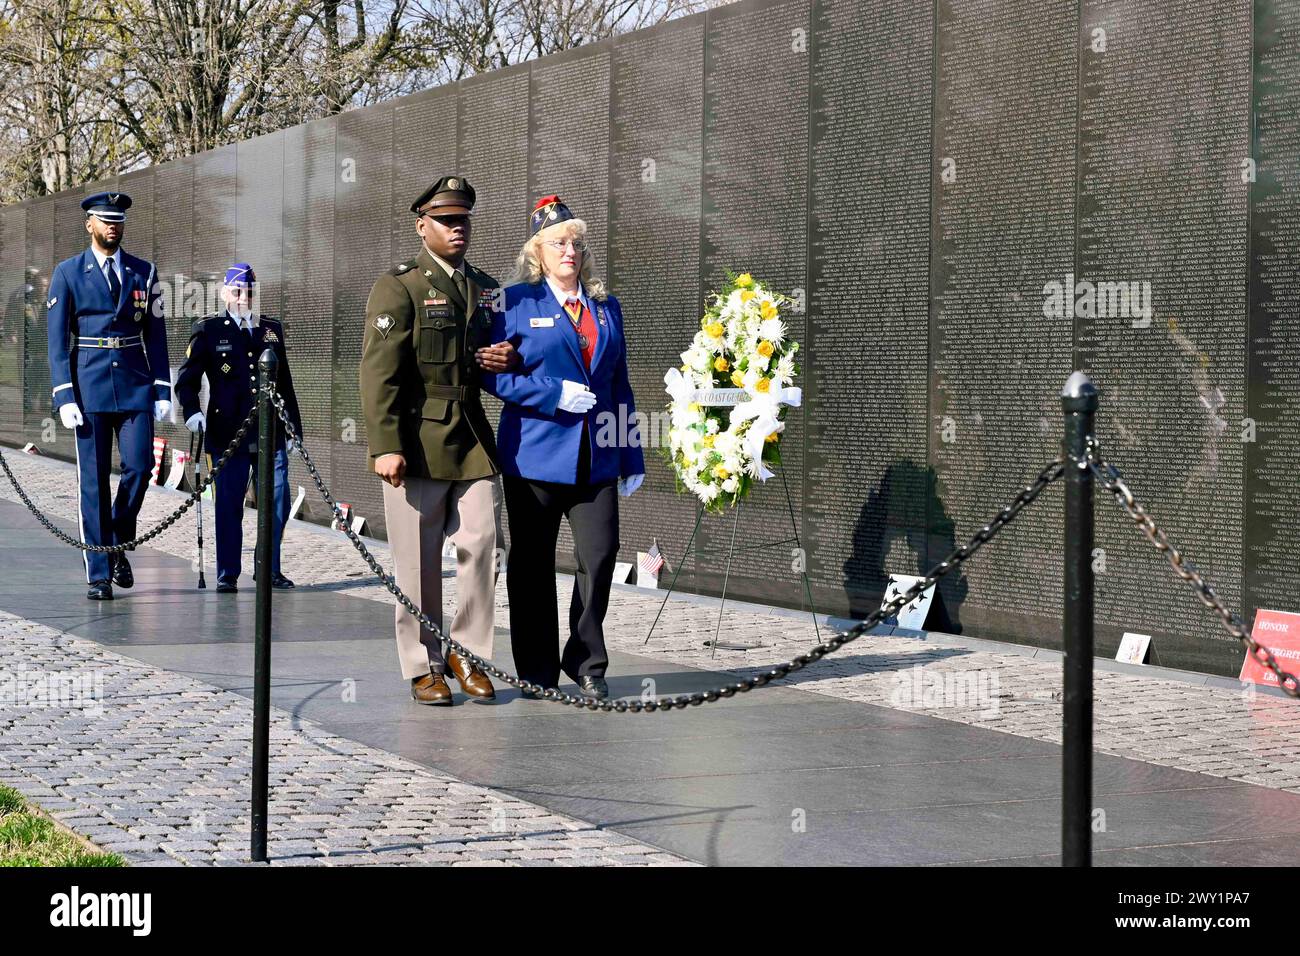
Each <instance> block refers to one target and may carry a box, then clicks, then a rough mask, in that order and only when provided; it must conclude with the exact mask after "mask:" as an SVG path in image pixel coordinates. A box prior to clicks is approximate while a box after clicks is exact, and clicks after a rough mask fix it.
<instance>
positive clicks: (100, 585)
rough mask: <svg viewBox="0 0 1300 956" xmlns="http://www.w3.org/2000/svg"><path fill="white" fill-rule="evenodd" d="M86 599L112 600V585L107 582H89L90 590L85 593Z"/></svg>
mask: <svg viewBox="0 0 1300 956" xmlns="http://www.w3.org/2000/svg"><path fill="white" fill-rule="evenodd" d="M86 597H87V598H89V599H90V600H92V601H111V600H113V585H112V584H110V583H109V582H108V581H91V582H90V589H89V590H87V591H86Z"/></svg>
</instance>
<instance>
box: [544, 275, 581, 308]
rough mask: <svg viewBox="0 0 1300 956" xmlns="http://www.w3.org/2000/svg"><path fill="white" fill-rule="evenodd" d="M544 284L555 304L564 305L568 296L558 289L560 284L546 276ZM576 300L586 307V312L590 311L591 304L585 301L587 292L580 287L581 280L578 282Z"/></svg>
mask: <svg viewBox="0 0 1300 956" xmlns="http://www.w3.org/2000/svg"><path fill="white" fill-rule="evenodd" d="M546 284H547V285H548V286H550V288H551V295H553V296H555V301H556V302H558V303H560V305H564V303H565V302H567V301H568V299H569V296H568V295H567V294H566V293H565V292H564V290H563V289H561V288H560V284H559V283H558V282H556V281H555V280H554V279H552V278H551V277H550V276H549V275H548V276H546ZM578 299H579V301H581V302H582V304H583V305H584V306H585V307H586V309H587V311H588V312H591V311H592V308H591V303H590V302H588V301H587V290H586V289H584V288H583V287H582V282H581V280H579V282H578Z"/></svg>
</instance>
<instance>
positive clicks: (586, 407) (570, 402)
mask: <svg viewBox="0 0 1300 956" xmlns="http://www.w3.org/2000/svg"><path fill="white" fill-rule="evenodd" d="M595 404H596V393H595V392H593V391H592V390H591V389H589V388H588V387H587V386H586V385H583V384H582V383H581V382H571V381H569V380H568V379H567V378H566V379H565V380H564V381H563V382H562V383H561V387H560V403H559V405H558V406H557V407H558V408H560V409H561V410H563V411H566V412H573V413H575V414H577V415H581V414H583V413H585V412H588V411H590V410H591V407H592V406H593V405H595Z"/></svg>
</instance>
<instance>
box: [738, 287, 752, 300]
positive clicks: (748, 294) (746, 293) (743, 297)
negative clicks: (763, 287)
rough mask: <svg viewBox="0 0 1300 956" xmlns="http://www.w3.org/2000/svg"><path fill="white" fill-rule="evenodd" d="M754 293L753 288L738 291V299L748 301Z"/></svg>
mask: <svg viewBox="0 0 1300 956" xmlns="http://www.w3.org/2000/svg"><path fill="white" fill-rule="evenodd" d="M754 295H755V292H754V290H753V289H746V290H745V291H743V292H741V293H740V301H741V302H748V301H749V300H750V299H752V298H754Z"/></svg>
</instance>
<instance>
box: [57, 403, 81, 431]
mask: <svg viewBox="0 0 1300 956" xmlns="http://www.w3.org/2000/svg"><path fill="white" fill-rule="evenodd" d="M59 419H60V420H61V421H62V422H63V427H64V428H76V427H77V426H78V425H80V424H81V423H82V421H83V419H82V417H81V409H79V408H78V407H77V403H76V402H68V404H66V405H64V406H62V407H61V408H60V409H59Z"/></svg>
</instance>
